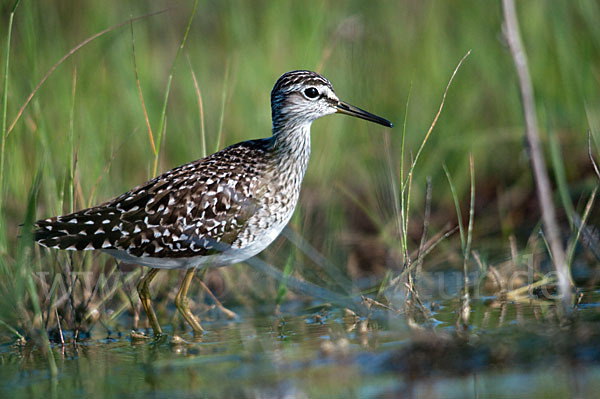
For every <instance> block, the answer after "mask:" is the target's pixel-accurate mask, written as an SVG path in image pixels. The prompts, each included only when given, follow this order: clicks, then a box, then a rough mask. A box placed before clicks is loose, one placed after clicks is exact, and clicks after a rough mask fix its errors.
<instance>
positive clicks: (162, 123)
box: [152, 0, 198, 176]
mask: <svg viewBox="0 0 600 399" xmlns="http://www.w3.org/2000/svg"><path fill="white" fill-rule="evenodd" d="M197 8H198V0H196V1H194V7H193V8H192V14H191V15H190V18H189V19H188V23H187V25H186V27H185V33H184V34H183V39H181V44H180V45H179V48H178V49H177V54H175V59H174V60H173V65H171V71H170V72H169V78H168V79H167V87H166V89H165V98H164V100H163V105H162V110H161V112H160V121H159V123H158V133H157V136H158V137H157V138H156V143H155V144H156V152H155V153H154V166H153V167H152V175H153V176H156V172H157V169H158V158H159V156H160V147H161V142H162V137H163V132H164V129H165V124H166V115H167V103H168V102H169V92H170V91H171V82H172V81H173V75H174V74H175V67H176V66H177V60H178V59H179V56H180V55H181V52H182V51H183V47H184V46H185V42H186V40H187V37H188V33H190V27H191V26H192V21H193V20H194V16H195V15H196V9H197Z"/></svg>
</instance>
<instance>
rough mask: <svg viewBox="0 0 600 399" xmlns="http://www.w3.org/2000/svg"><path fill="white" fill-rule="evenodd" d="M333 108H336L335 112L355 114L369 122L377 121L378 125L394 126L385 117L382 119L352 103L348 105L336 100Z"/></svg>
mask: <svg viewBox="0 0 600 399" xmlns="http://www.w3.org/2000/svg"><path fill="white" fill-rule="evenodd" d="M335 108H336V109H337V111H336V112H339V113H340V114H346V115H350V116H355V117H357V118H361V119H364V120H367V121H370V122H375V123H379V124H380V125H383V126H386V127H392V126H394V125H393V124H392V122H390V121H388V120H387V119H383V118H381V117H379V116H377V115H373V114H372V113H370V112H367V111H365V110H362V109H360V108H358V107H355V106H354V105H350V104H348V103H345V102H343V101H340V102H338V103H337V105H336V107H335Z"/></svg>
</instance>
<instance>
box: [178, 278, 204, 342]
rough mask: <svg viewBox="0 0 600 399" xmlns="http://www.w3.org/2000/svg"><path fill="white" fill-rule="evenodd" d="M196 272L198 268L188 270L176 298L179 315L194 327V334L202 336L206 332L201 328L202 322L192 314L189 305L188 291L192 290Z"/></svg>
mask: <svg viewBox="0 0 600 399" xmlns="http://www.w3.org/2000/svg"><path fill="white" fill-rule="evenodd" d="M195 272H196V268H195V267H192V268H190V269H188V270H187V272H186V273H185V277H184V278H183V282H182V283H181V288H180V289H179V292H178V293H177V296H176V297H175V306H177V309H178V310H179V313H181V315H182V316H183V318H184V319H185V321H187V322H188V324H189V325H190V326H191V327H192V330H194V334H201V333H202V331H204V330H203V329H202V326H200V322H199V321H198V319H197V318H196V316H194V315H193V314H192V312H191V310H190V307H189V305H188V298H187V293H188V289H189V288H190V284H191V283H192V280H193V279H194V273H195Z"/></svg>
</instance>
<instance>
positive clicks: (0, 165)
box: [0, 0, 20, 246]
mask: <svg viewBox="0 0 600 399" xmlns="http://www.w3.org/2000/svg"><path fill="white" fill-rule="evenodd" d="M19 1H20V0H16V1H15V4H14V5H13V8H12V10H11V11H10V15H9V16H8V32H7V35H6V52H5V59H4V76H3V77H2V129H1V130H0V134H2V137H1V138H0V218H2V215H3V214H4V212H3V199H4V164H5V161H6V160H5V159H4V155H5V154H4V149H5V147H6V137H7V136H8V133H7V131H6V111H7V108H8V67H9V66H10V41H11V36H12V26H13V20H14V17H15V11H16V10H17V7H18V6H19ZM4 234H5V232H4V229H2V230H0V245H1V246H4V240H3V239H2V238H3V236H4Z"/></svg>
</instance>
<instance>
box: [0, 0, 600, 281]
mask: <svg viewBox="0 0 600 399" xmlns="http://www.w3.org/2000/svg"><path fill="white" fill-rule="evenodd" d="M12 4H13V2H12V1H8V0H5V1H3V2H2V5H1V6H0V11H1V15H0V17H1V19H0V20H1V21H3V22H2V24H1V25H0V31H1V34H0V48H2V49H5V48H6V31H7V21H8V15H9V12H10V9H11V7H12ZM192 4H193V2H191V1H147V2H139V1H103V2H99V1H80V2H72V1H53V2H32V1H22V2H21V4H20V5H19V8H18V9H17V12H16V14H15V19H14V26H13V39H12V44H11V53H10V57H11V58H10V67H9V70H8V118H7V119H8V120H7V124H8V125H10V123H12V121H13V120H14V118H15V116H16V114H17V111H18V109H19V108H20V107H21V105H22V104H23V103H24V101H25V99H26V98H27V96H28V95H29V93H30V92H31V91H32V90H33V89H34V87H35V86H36V84H37V83H38V82H39V80H40V79H41V78H42V77H43V76H44V75H45V73H46V72H47V71H48V70H49V69H50V67H51V66H52V65H53V64H54V63H56V62H57V61H58V60H59V59H60V58H61V57H62V56H63V55H65V54H66V53H67V52H68V51H69V50H70V49H71V48H73V47H74V46H75V45H77V44H78V43H80V42H82V41H83V40H84V39H86V38H88V37H90V36H92V35H93V34H95V33H96V32H99V31H101V30H103V29H105V28H107V27H109V26H111V25H114V24H117V23H119V22H122V21H125V20H127V19H128V18H130V17H136V16H140V15H143V14H146V13H150V12H154V11H158V10H162V9H164V8H169V10H168V11H166V12H164V13H162V14H159V15H154V16H151V17H148V18H145V19H143V20H141V21H137V22H135V23H134V24H133V37H134V39H135V52H136V59H137V68H138V74H139V81H140V84H141V88H142V91H143V94H144V100H145V104H146V107H147V110H148V115H149V120H150V123H151V125H152V129H153V131H154V135H155V137H156V133H157V131H158V124H159V119H160V114H161V107H162V102H163V98H164V92H165V87H166V82H167V78H168V75H169V70H170V68H171V65H172V62H173V59H174V57H175V54H176V52H177V48H178V46H179V43H180V41H181V38H182V37H183V34H184V31H185V26H186V23H187V19H188V18H189V15H190V13H191V9H192ZM518 13H519V20H520V25H521V29H522V36H523V38H524V42H525V46H526V49H527V52H528V57H529V62H530V71H531V75H532V79H533V84H534V89H535V93H536V102H537V106H538V116H539V122H540V128H541V130H542V134H543V140H544V146H545V150H546V152H547V153H548V151H549V144H548V143H549V141H550V140H551V139H553V140H556V143H558V144H559V145H558V146H557V148H558V149H559V150H560V152H561V154H562V157H561V159H562V161H563V163H564V170H562V169H560V168H559V169H557V171H558V174H559V177H560V176H561V175H563V174H564V178H565V182H566V184H567V186H566V187H568V197H569V199H570V201H572V203H573V204H574V206H575V207H576V209H578V210H580V211H581V207H582V204H581V202H582V201H583V200H585V199H586V198H587V196H589V193H590V191H591V189H592V188H593V187H594V185H595V184H596V182H597V181H596V180H595V179H596V178H595V176H594V174H593V170H592V167H591V164H590V162H589V160H588V156H587V151H588V148H587V130H588V129H589V128H591V130H592V134H593V136H594V137H597V138H598V139H600V137H599V136H598V135H599V134H600V132H599V129H600V112H599V111H598V110H599V109H600V108H599V107H600V90H599V78H600V69H599V56H600V24H598V21H600V5H599V3H598V2H595V1H585V0H582V1H573V0H563V1H552V2H547V1H542V0H538V1H526V2H518ZM469 49H471V50H472V53H471V55H470V56H469V57H468V59H467V60H466V62H465V63H464V64H463V66H462V68H461V69H460V70H459V72H458V74H457V76H456V79H455V81H454V83H453V85H452V86H451V87H450V90H449V92H448V97H447V100H446V104H445V108H444V110H443V111H442V114H441V117H440V119H439V120H438V122H437V126H436V127H435V130H434V132H433V134H432V136H431V138H430V140H429V142H428V143H427V145H426V148H425V151H424V153H423V154H422V157H421V159H420V163H419V165H418V166H417V168H416V174H415V177H414V179H413V188H412V204H411V225H410V231H409V232H410V234H411V239H412V240H413V241H414V242H415V243H418V240H419V239H420V234H421V224H422V218H423V216H422V215H423V198H424V192H425V178H426V177H427V176H431V178H432V187H433V190H432V191H433V200H432V204H433V206H432V220H431V224H432V225H431V227H430V229H431V231H432V232H433V233H435V232H437V231H440V229H441V228H442V226H444V225H446V224H447V223H449V222H450V223H456V214H455V211H454V205H453V202H452V197H451V195H450V190H449V187H448V182H447V180H446V177H445V175H444V172H443V169H442V165H443V164H446V165H447V167H448V169H449V171H450V173H451V174H452V176H453V179H454V181H455V184H456V185H457V189H458V196H459V199H460V200H461V203H462V205H463V215H466V214H467V213H468V212H467V207H468V200H469V192H468V190H469V165H468V157H469V153H473V156H474V159H475V175H476V189H477V191H476V215H475V229H474V247H475V248H477V249H478V250H480V251H482V253H484V254H485V253H488V254H489V256H490V257H491V259H490V260H491V261H493V260H494V257H502V256H503V254H507V253H508V249H507V248H508V245H507V241H508V240H507V238H508V236H509V235H511V234H516V236H517V238H518V239H519V240H520V242H522V244H523V245H525V240H526V239H527V237H528V236H529V234H531V233H532V231H533V228H534V226H535V225H536V224H537V223H538V221H539V218H540V217H539V211H538V208H537V202H536V201H535V197H534V196H533V195H534V186H533V182H532V176H531V170H530V164H529V160H528V159H527V155H526V152H525V150H524V148H525V147H524V143H525V142H524V129H523V117H522V111H521V103H520V95H519V89H518V86H517V79H516V74H515V70H514V65H513V61H512V58H511V56H510V52H509V51H508V47H507V45H506V41H505V39H504V36H503V33H502V9H501V4H500V2H490V1H478V2H458V1H444V2H442V1H397V2H391V1H390V2H365V1H362V0H357V1H344V2H304V1H277V2H276V1H252V2H245V1H217V0H214V1H200V3H199V8H198V12H197V14H196V17H195V19H194V21H193V24H192V26H191V31H190V34H189V37H188V40H187V43H186V45H185V48H184V50H183V53H182V57H180V58H179V60H178V63H177V65H176V71H175V76H174V79H173V83H172V88H171V92H170V96H169V103H168V108H167V123H166V131H165V136H164V142H163V145H162V147H161V155H160V164H159V171H160V172H162V171H166V170H168V169H170V168H172V167H175V166H177V165H180V164H182V163H186V162H189V161H191V160H194V159H197V158H199V157H201V156H202V152H203V149H202V144H201V143H202V140H201V134H200V132H201V128H200V114H199V111H198V101H197V96H196V91H195V88H194V84H193V78H192V74H191V71H192V70H193V72H194V73H195V75H196V77H197V80H198V84H199V88H200V90H201V93H202V99H203V105H204V123H205V126H206V135H207V139H206V141H207V152H208V153H210V152H214V151H215V150H216V149H217V148H223V147H224V146H226V145H229V144H233V143H235V142H237V141H241V140H247V139H251V138H257V137H265V136H267V135H269V134H270V105H269V93H270V90H271V88H272V85H273V83H274V82H275V80H276V79H277V78H278V77H279V76H280V75H281V74H282V73H284V72H286V71H288V70H293V69H312V70H318V71H319V72H321V73H323V74H324V75H325V76H326V77H327V78H328V79H329V80H330V81H331V82H332V83H333V85H334V87H335V89H336V91H337V94H338V95H339V96H340V98H342V99H344V100H346V101H348V102H349V103H351V104H354V105H357V106H359V107H361V108H364V109H367V110H369V111H371V112H373V113H376V114H378V115H381V116H383V117H386V118H388V119H390V120H392V121H393V122H395V124H396V127H395V128H394V129H393V130H391V131H389V132H386V131H385V129H384V128H381V127H378V126H375V125H372V124H368V123H366V122H363V121H358V120H353V119H351V118H347V117H343V116H338V115H336V116H331V117H327V118H323V119H322V120H319V121H317V122H316V123H315V124H314V125H313V129H312V139H313V155H312V160H311V163H310V166H309V170H308V173H307V176H306V179H305V182H304V187H303V194H302V196H301V203H300V207H299V210H298V211H297V215H296V217H295V218H294V220H293V223H292V226H293V227H294V228H295V229H297V230H298V231H299V232H300V233H301V234H302V235H303V236H304V237H305V238H306V239H307V240H308V241H309V242H310V243H311V244H313V245H314V246H315V247H317V249H318V250H319V251H320V252H321V253H323V254H324V255H325V256H326V257H328V258H330V259H331V260H332V261H333V262H334V263H336V264H338V265H339V266H340V267H341V268H349V269H351V268H356V267H358V269H361V270H362V269H364V270H366V271H367V272H368V271H376V270H381V268H382V267H383V268H385V267H389V266H390V264H389V258H388V257H386V256H385V254H384V255H382V253H385V251H386V250H387V249H388V248H386V245H385V244H383V243H381V240H380V239H379V238H380V237H381V236H382V234H383V233H382V231H384V230H386V229H388V226H390V225H393V224H394V218H395V217H394V215H395V213H394V209H395V205H394V199H393V195H392V191H393V190H392V183H391V182H392V181H396V183H398V182H399V178H398V175H399V162H400V143H401V133H402V124H403V121H404V113H405V109H406V108H405V106H406V102H407V98H408V96H409V93H410V104H409V108H408V114H407V118H406V132H407V144H406V145H407V151H408V154H409V155H407V156H408V157H410V152H412V153H414V152H415V151H416V150H417V148H418V146H419V144H420V143H421V140H422V139H423V137H424V135H425V133H426V131H427V129H428V127H429V125H430V124H431V122H432V120H433V118H434V116H435V113H436V112H437V109H438V107H439V104H440V100H441V97H442V94H443V91H444V88H445V87H446V84H447V82H448V79H449V78H450V75H451V74H452V71H453V70H454V68H455V66H456V64H457V63H458V61H459V60H460V59H461V57H462V56H463V55H464V54H465V53H466V52H467V51H468V50H469ZM3 60H4V58H3ZM2 68H4V62H3V63H2ZM2 76H4V69H2ZM74 79H76V85H75V94H74V96H73V89H74ZM73 104H74V105H73ZM223 104H224V108H223ZM221 123H222V139H221V142H219V143H217V137H218V132H219V128H220V126H221ZM70 132H72V134H73V136H72V137H73V142H72V144H71V142H70V139H69V137H70ZM385 134H389V139H390V146H389V149H390V153H391V158H392V163H393V167H392V168H390V167H389V164H388V163H387V162H386V141H385ZM595 143H596V141H594V142H593V148H592V152H593V153H594V154H595V155H597V154H598V152H597V146H596V144H595ZM72 148H73V149H74V150H75V153H74V154H73V151H72ZM72 158H74V159H76V161H77V163H76V167H75V188H76V190H75V191H76V194H75V204H74V208H75V209H81V208H83V207H86V206H88V205H93V204H95V203H98V202H100V201H104V200H106V199H109V198H111V197H113V196H116V195H118V194H121V193H122V192H124V191H126V190H128V189H129V188H131V187H133V186H135V185H137V184H139V183H141V182H143V181H145V180H146V179H147V178H149V177H151V174H152V164H153V158H154V156H153V153H152V149H151V146H150V142H149V139H148V133H147V129H146V123H145V119H144V114H143V111H142V106H141V102H140V98H139V95H138V90H137V85H136V78H135V71H134V64H133V52H132V34H131V31H130V26H129V25H125V26H124V27H122V28H119V29H117V30H115V31H112V32H109V33H107V34H105V35H103V36H101V37H100V38H98V39H96V40H94V41H93V42H91V43H89V44H88V45H86V46H85V47H83V48H82V49H81V50H80V51H78V52H77V53H76V54H74V55H73V56H72V57H70V58H69V59H67V60H66V62H64V63H63V64H61V65H60V66H59V67H58V68H57V70H56V71H55V72H54V73H53V74H52V75H51V76H50V77H49V78H48V80H47V81H46V82H45V84H44V85H43V86H42V88H41V89H40V90H39V92H38V93H37V94H36V95H35V97H34V98H33V101H32V102H31V103H30V104H29V106H28V107H27V109H26V110H25V112H24V114H23V115H22V117H21V118H20V120H19V121H18V123H17V124H16V126H15V128H14V130H13V131H12V132H11V133H10V135H9V136H8V137H7V139H6V152H5V159H3V160H2V161H3V162H4V164H5V178H4V182H3V187H2V196H3V198H4V209H3V210H2V216H1V218H2V219H1V221H0V223H1V227H0V230H1V234H2V237H3V238H2V244H3V245H2V251H3V252H4V256H5V257H6V259H10V258H11V257H12V256H13V255H14V252H15V249H14V248H15V243H16V237H17V235H18V234H19V233H18V225H19V223H22V221H23V218H24V214H25V206H26V199H27V193H28V191H29V190H30V187H31V184H32V182H33V181H34V178H35V175H36V173H37V172H38V170H42V171H43V175H42V183H41V189H40V197H39V201H38V206H37V216H38V217H40V218H41V217H49V216H53V215H56V214H60V213H63V212H66V211H69V210H70V209H71V204H70V203H69V194H68V187H69V182H68V180H69V179H68V176H69V165H70V163H71V160H72ZM549 165H551V164H550V162H549ZM549 168H550V169H552V170H551V174H552V177H553V178H555V176H556V172H557V171H556V170H553V168H552V166H549ZM391 176H394V177H391ZM92 192H94V197H93V198H91V193H92ZM352 198H354V199H352ZM556 203H557V204H559V207H560V200H559V197H558V194H557V196H556ZM561 214H562V212H561ZM591 220H592V222H594V221H595V220H597V216H596V215H592V219H591ZM374 221H375V222H374ZM563 221H564V222H565V223H566V219H565V218H563ZM433 233H432V234H433ZM565 233H566V231H565ZM281 245H285V244H284V243H283V241H279V244H276V245H274V246H273V247H272V248H271V249H270V250H269V251H270V252H269V253H271V254H273V253H277V251H278V250H279V251H281ZM415 245H416V244H415ZM444 247H445V248H446V250H445V251H442V252H440V254H439V255H438V257H437V260H436V258H435V257H434V258H433V259H432V260H431V262H432V263H433V264H436V263H443V262H448V261H449V260H451V257H450V256H449V254H450V253H459V252H460V251H459V245H458V238H457V237H453V238H451V239H450V240H448V241H447V243H446V244H444V245H443V246H442V248H444ZM273 256H275V255H273ZM286 258H287V252H286V251H283V252H280V253H279V255H278V256H277V259H279V260H281V259H283V260H285V259H286ZM386 259H387V260H386ZM352 262H354V266H352V265H351V263H352ZM386 262H387V263H386ZM370 263H372V264H370ZM458 263H462V260H460V258H458ZM279 264H281V262H279ZM356 264H358V266H356ZM391 266H395V267H400V266H401V265H391ZM426 266H427V265H426ZM378 268H379V269H378ZM354 272H356V270H354ZM359 274H360V273H359Z"/></svg>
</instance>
